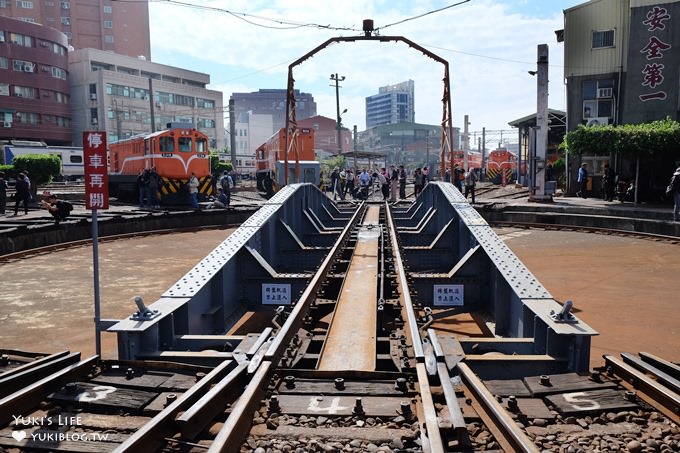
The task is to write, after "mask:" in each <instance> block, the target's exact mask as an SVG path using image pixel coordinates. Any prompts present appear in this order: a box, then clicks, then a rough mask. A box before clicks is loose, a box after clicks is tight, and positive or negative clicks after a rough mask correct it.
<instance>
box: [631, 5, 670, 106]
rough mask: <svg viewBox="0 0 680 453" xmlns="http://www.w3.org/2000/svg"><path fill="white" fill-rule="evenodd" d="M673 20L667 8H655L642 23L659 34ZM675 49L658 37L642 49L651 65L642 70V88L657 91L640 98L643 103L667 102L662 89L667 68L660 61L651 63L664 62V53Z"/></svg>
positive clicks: (649, 41)
mask: <svg viewBox="0 0 680 453" xmlns="http://www.w3.org/2000/svg"><path fill="white" fill-rule="evenodd" d="M670 20H671V15H670V14H669V13H668V10H667V9H666V8H662V7H659V6H655V7H654V8H652V9H650V10H649V11H648V12H647V17H646V19H645V20H643V21H642V23H643V25H645V26H647V31H649V32H652V33H654V32H657V31H659V30H664V29H665V28H666V22H668V21H670ZM672 48H673V46H672V45H670V44H668V43H665V42H663V41H662V40H661V39H659V38H658V37H657V36H654V35H652V36H650V37H649V39H648V41H647V44H646V45H645V46H644V47H643V48H642V49H640V53H642V54H643V55H645V58H646V59H647V61H648V62H649V63H647V64H646V65H645V67H644V68H643V69H642V74H643V79H642V86H644V87H647V88H648V89H651V90H655V91H650V92H648V93H644V94H641V95H640V96H639V98H640V100H641V101H642V102H647V101H651V100H665V99H666V96H667V95H666V91H665V90H663V89H660V88H661V85H662V84H663V82H664V75H663V70H664V69H665V68H666V67H665V65H664V64H663V63H661V62H660V61H655V62H651V60H663V57H664V52H667V51H669V50H671V49H672Z"/></svg>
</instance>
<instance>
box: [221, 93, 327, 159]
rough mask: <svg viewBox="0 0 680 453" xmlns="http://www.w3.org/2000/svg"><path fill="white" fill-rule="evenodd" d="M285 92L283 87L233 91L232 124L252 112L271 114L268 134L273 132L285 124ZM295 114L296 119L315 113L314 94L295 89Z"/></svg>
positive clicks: (239, 121) (243, 120) (245, 117)
mask: <svg viewBox="0 0 680 453" xmlns="http://www.w3.org/2000/svg"><path fill="white" fill-rule="evenodd" d="M286 94H287V91H286V90H285V89H260V90H259V91H255V92H252V93H233V94H232V95H231V98H230V102H233V103H234V115H235V118H234V119H233V120H232V124H233V123H244V122H246V121H247V116H248V115H252V114H255V115H271V117H272V128H273V129H272V130H271V132H270V133H269V134H268V136H269V135H271V134H273V133H274V132H276V131H278V130H279V129H281V128H282V127H285V126H286ZM295 115H296V119H298V120H301V119H304V118H309V117H312V116H314V115H316V102H314V96H312V95H311V94H309V93H301V92H300V91H299V90H295ZM260 144H261V143H260ZM260 144H258V145H257V146H259V145H260ZM257 146H256V147H257Z"/></svg>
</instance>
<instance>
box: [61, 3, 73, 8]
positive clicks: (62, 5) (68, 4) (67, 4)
mask: <svg viewBox="0 0 680 453" xmlns="http://www.w3.org/2000/svg"><path fill="white" fill-rule="evenodd" d="M61 9H71V3H70V2H61Z"/></svg>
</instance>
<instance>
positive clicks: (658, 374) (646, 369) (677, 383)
mask: <svg viewBox="0 0 680 453" xmlns="http://www.w3.org/2000/svg"><path fill="white" fill-rule="evenodd" d="M621 358H622V359H623V361H624V362H625V363H627V364H628V365H630V366H632V367H634V368H637V369H638V370H639V371H642V372H643V373H647V374H651V375H652V376H653V377H654V379H655V380H656V381H658V382H659V383H660V384H661V385H663V386H665V387H667V388H669V389H670V390H672V391H673V392H675V393H680V380H678V379H676V378H674V377H673V376H671V375H669V374H668V373H666V372H665V371H663V370H661V369H659V368H657V367H655V366H654V365H652V364H651V363H647V362H645V361H643V360H642V359H639V358H637V357H635V356H634V355H633V354H629V353H627V352H622V353H621Z"/></svg>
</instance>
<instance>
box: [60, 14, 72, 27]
mask: <svg viewBox="0 0 680 453" xmlns="http://www.w3.org/2000/svg"><path fill="white" fill-rule="evenodd" d="M61 23H62V25H71V18H70V17H68V16H61Z"/></svg>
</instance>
